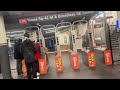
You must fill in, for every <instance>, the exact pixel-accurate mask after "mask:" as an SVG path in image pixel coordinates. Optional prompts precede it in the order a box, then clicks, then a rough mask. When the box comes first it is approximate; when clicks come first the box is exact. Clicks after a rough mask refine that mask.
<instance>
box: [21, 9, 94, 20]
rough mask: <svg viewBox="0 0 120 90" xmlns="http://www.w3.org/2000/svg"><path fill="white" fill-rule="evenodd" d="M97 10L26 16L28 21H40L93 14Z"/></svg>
mask: <svg viewBox="0 0 120 90" xmlns="http://www.w3.org/2000/svg"><path fill="white" fill-rule="evenodd" d="M95 12H96V11H74V12H68V13H62V14H54V15H47V16H39V17H32V18H26V21H27V22H38V21H45V20H52V19H60V18H66V17H76V16H82V15H88V14H93V13H95ZM23 22H24V21H23Z"/></svg>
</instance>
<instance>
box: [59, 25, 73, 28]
mask: <svg viewBox="0 0 120 90" xmlns="http://www.w3.org/2000/svg"><path fill="white" fill-rule="evenodd" d="M70 26H71V25H67V26H60V27H57V28H65V27H70Z"/></svg>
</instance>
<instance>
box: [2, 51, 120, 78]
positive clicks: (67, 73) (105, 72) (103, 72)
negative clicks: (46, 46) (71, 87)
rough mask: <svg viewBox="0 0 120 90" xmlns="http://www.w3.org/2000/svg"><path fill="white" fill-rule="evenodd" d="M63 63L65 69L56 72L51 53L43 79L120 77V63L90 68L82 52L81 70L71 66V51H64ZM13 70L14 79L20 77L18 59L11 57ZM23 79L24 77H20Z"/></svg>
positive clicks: (98, 57)
mask: <svg viewBox="0 0 120 90" xmlns="http://www.w3.org/2000/svg"><path fill="white" fill-rule="evenodd" d="M62 57H63V64H64V67H65V69H64V71H63V72H61V73H56V71H55V65H54V54H50V55H49V56H48V58H49V63H50V68H49V71H48V73H47V74H46V75H41V76H40V78H41V79H120V72H119V69H120V65H115V66H105V65H104V64H100V63H98V64H97V67H96V68H94V69H90V68H89V67H87V66H86V65H84V64H83V62H82V58H83V56H81V53H79V62H80V69H79V70H76V71H74V70H72V68H71V66H70V64H71V63H70V58H69V53H63V54H62ZM100 57H101V56H100V55H99V54H98V55H97V56H96V59H97V60H99V59H100ZM10 62H11V69H12V70H11V72H12V76H13V78H14V79H18V76H17V73H16V61H15V60H14V59H13V58H11V59H10ZM0 79H2V77H1V75H0ZM19 79H22V78H19Z"/></svg>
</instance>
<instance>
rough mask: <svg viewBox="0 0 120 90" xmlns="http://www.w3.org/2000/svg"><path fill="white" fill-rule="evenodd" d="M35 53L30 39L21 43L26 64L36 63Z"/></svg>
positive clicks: (34, 47) (35, 50) (35, 49)
mask: <svg viewBox="0 0 120 90" xmlns="http://www.w3.org/2000/svg"><path fill="white" fill-rule="evenodd" d="M36 52H37V48H36V46H35V44H34V42H32V41H31V40H30V39H26V40H25V41H24V42H23V43H22V53H23V56H24V59H25V61H26V63H31V62H34V61H36V59H35V54H36Z"/></svg>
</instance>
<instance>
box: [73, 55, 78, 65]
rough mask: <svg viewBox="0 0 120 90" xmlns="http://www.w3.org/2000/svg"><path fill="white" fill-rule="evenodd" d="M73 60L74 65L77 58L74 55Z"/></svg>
mask: <svg viewBox="0 0 120 90" xmlns="http://www.w3.org/2000/svg"><path fill="white" fill-rule="evenodd" d="M73 61H74V66H76V61H77V58H76V57H73Z"/></svg>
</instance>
